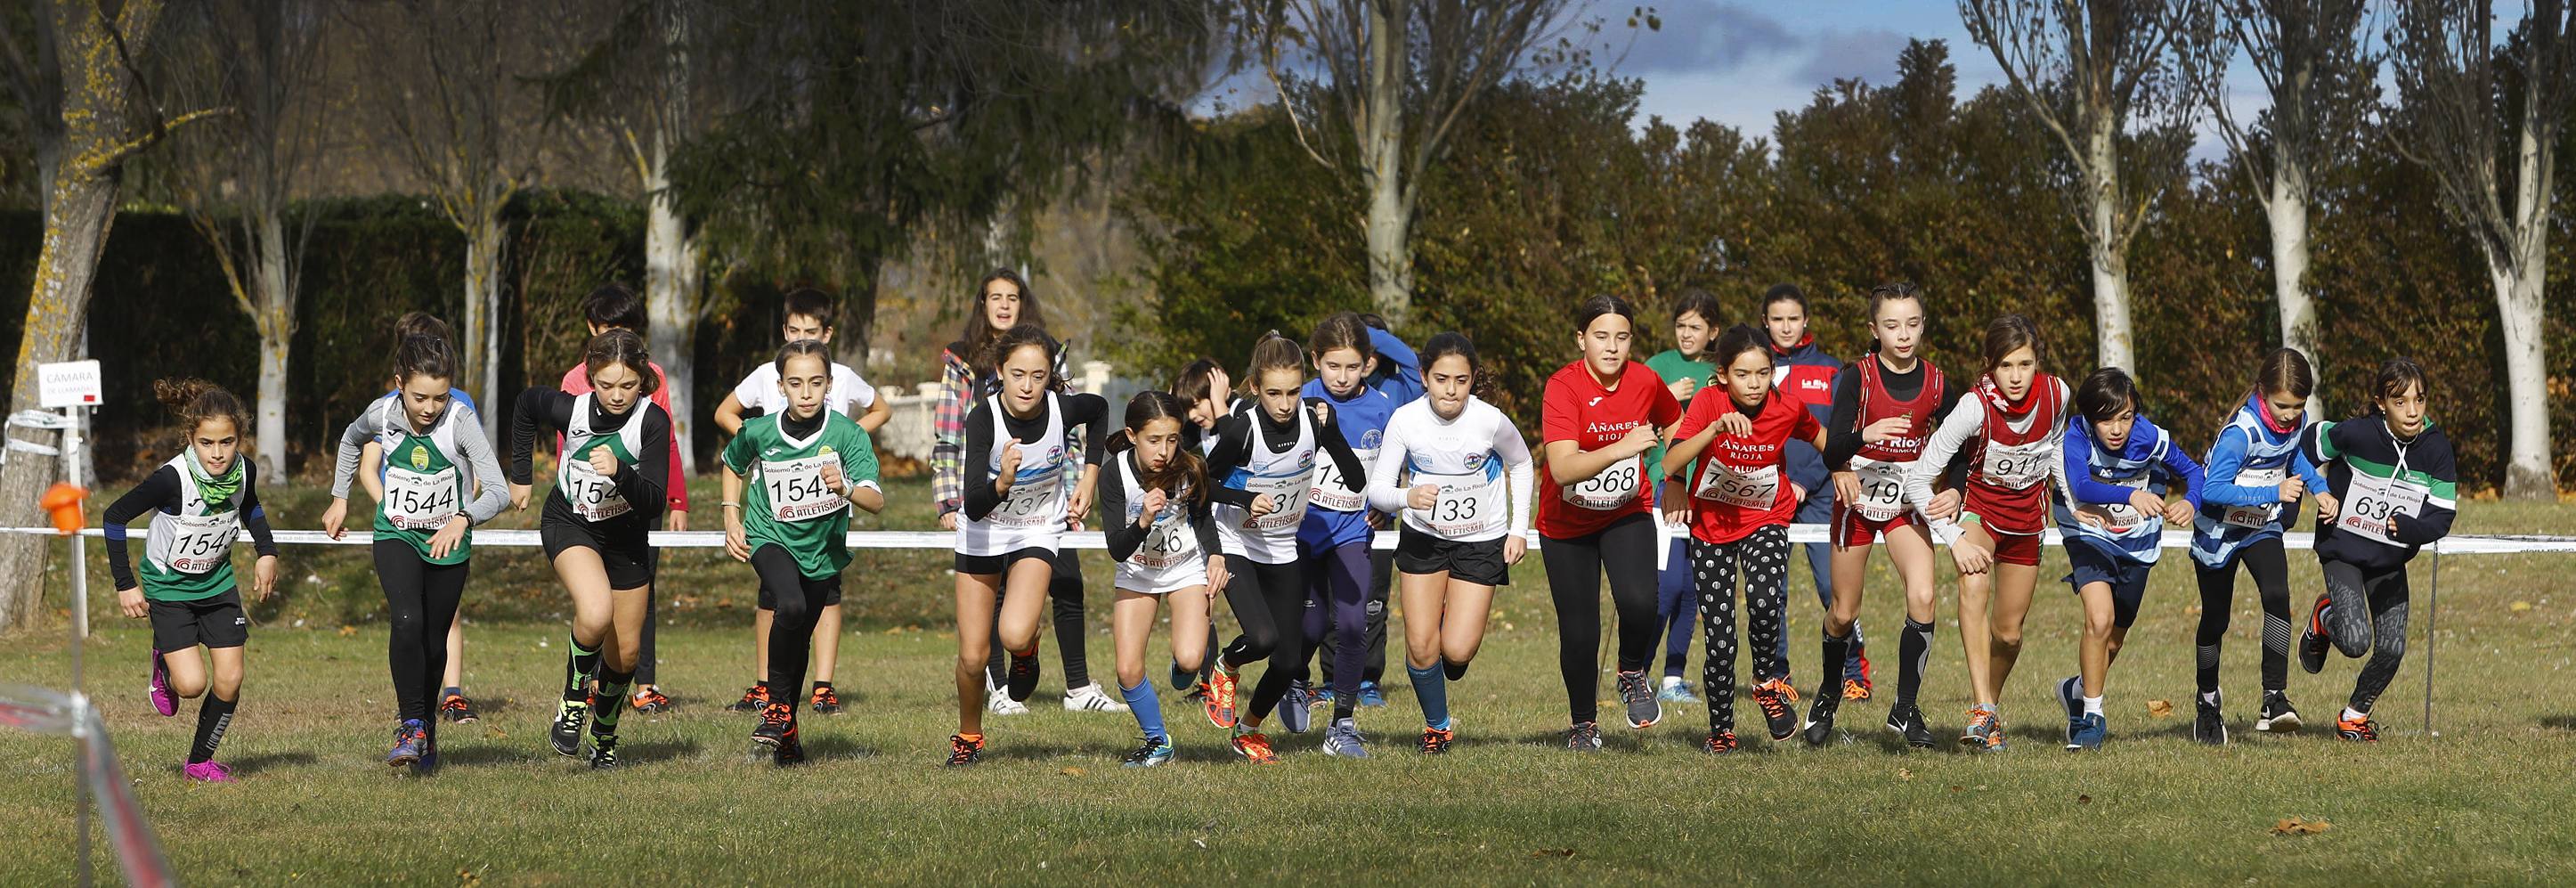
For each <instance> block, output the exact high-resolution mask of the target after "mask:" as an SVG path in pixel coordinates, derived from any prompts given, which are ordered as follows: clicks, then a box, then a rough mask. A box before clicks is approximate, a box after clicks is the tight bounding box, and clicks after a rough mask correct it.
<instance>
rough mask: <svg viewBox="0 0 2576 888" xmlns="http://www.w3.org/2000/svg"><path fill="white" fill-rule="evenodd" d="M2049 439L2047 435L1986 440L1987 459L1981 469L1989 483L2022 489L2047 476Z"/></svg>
mask: <svg viewBox="0 0 2576 888" xmlns="http://www.w3.org/2000/svg"><path fill="white" fill-rule="evenodd" d="M2050 449H2051V448H2050V447H2049V442H2048V441H2047V440H2046V439H2041V440H2038V441H2032V442H2029V443H2026V444H1997V443H1994V442H1991V441H1989V442H1987V443H1986V458H1985V463H1984V465H1983V466H1982V467H1980V473H1981V474H1982V475H1983V476H1984V477H1985V479H1986V483H1988V484H1992V485H1994V486H1997V487H2002V488H2006V489H2010V490H2022V489H2025V488H2028V487H2030V486H2031V485H2033V484H2037V483H2039V482H2040V480H2041V479H2044V478H2047V477H2048V457H2049V456H2050V455H2051V454H2050V452H2049V451H2050Z"/></svg>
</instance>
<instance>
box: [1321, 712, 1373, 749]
mask: <svg viewBox="0 0 2576 888" xmlns="http://www.w3.org/2000/svg"><path fill="white" fill-rule="evenodd" d="M1324 754H1325V755H1330V756H1338V757H1341V758H1358V759H1364V758H1368V757H1369V753H1368V740H1367V739H1366V738H1363V737H1361V736H1360V729H1359V726H1358V725H1356V724H1352V723H1351V720H1350V719H1347V718H1337V719H1334V720H1333V726H1332V727H1331V728H1330V729H1327V730H1326V731H1325V732H1324Z"/></svg>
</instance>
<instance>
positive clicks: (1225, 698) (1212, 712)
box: [1199, 668, 1235, 729]
mask: <svg viewBox="0 0 2576 888" xmlns="http://www.w3.org/2000/svg"><path fill="white" fill-rule="evenodd" d="M1234 679H1235V674H1234V670H1233V669H1228V668H1220V669H1218V670H1217V671H1216V672H1214V673H1212V674H1210V675H1209V676H1208V680H1207V681H1205V682H1203V683H1201V684H1200V685H1199V690H1200V691H1202V692H1204V696H1203V697H1202V698H1201V699H1200V700H1199V702H1200V703H1201V704H1203V705H1204V706H1205V707H1206V709H1207V720H1208V724H1212V725H1215V726H1217V727H1219V728H1228V729H1231V728H1233V727H1234V725H1235V714H1234V686H1235V681H1234Z"/></svg>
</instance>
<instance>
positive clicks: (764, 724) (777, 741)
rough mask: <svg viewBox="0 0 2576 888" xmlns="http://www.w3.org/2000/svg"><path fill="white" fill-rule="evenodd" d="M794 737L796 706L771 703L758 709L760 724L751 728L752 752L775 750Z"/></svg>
mask: <svg viewBox="0 0 2576 888" xmlns="http://www.w3.org/2000/svg"><path fill="white" fill-rule="evenodd" d="M795 739H796V707H793V706H789V705H787V704H785V703H771V704H769V705H768V706H767V707H764V708H762V709H761V710H760V725H759V726H758V727H754V728H752V729H751V742H753V743H756V744H759V748H758V749H754V750H753V752H776V751H777V750H778V749H779V748H780V747H783V746H786V745H787V744H788V743H789V742H791V741H793V740H795Z"/></svg>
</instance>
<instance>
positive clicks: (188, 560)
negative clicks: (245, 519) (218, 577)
mask: <svg viewBox="0 0 2576 888" xmlns="http://www.w3.org/2000/svg"><path fill="white" fill-rule="evenodd" d="M236 514H237V513H234V512H225V513H222V514H220V515H190V516H179V515H163V516H160V517H158V518H154V519H152V520H154V521H168V522H171V528H172V530H171V534H170V569H171V570H175V571H178V572H180V573H184V574H201V573H206V572H208V571H212V570H214V569H215V568H218V567H222V566H223V565H224V562H226V561H229V560H231V559H232V549H233V540H234V538H235V537H236V536H238V535H239V534H240V533H241V522H240V521H237V520H235V516H236Z"/></svg>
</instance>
